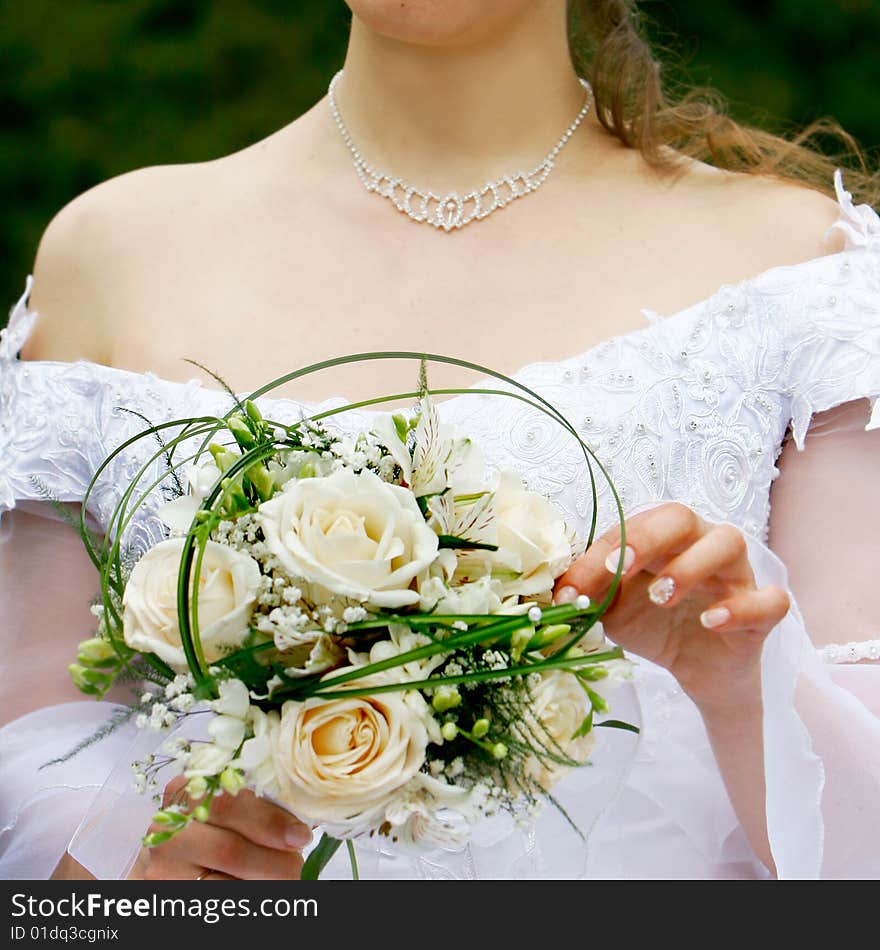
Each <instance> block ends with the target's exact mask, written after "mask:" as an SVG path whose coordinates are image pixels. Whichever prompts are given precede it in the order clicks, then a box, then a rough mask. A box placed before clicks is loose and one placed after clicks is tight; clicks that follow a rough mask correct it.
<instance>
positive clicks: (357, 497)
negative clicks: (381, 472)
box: [256, 469, 438, 608]
mask: <svg viewBox="0 0 880 950" xmlns="http://www.w3.org/2000/svg"><path fill="white" fill-rule="evenodd" d="M256 517H257V520H258V521H259V523H260V526H261V527H262V529H263V535H264V537H265V538H266V543H267V544H268V546H269V549H270V550H271V551H272V553H273V554H274V555H275V556H276V557H277V558H278V560H279V561H280V562H281V564H282V566H283V568H284V570H285V571H287V573H288V574H290V575H291V576H292V577H301V578H304V579H305V580H306V581H308V582H311V583H315V584H319V585H320V586H321V587H323V588H324V589H325V590H327V591H328V592H330V593H331V594H338V595H341V596H343V597H349V598H352V599H354V600H358V601H360V602H362V603H365V604H368V605H370V606H373V607H388V608H397V607H403V606H405V605H407V604H414V603H417V602H418V600H419V594H418V591H416V590H411V589H410V585H411V583H412V581H413V579H414V578H415V577H416V575H418V574H419V573H420V572H421V571H424V570H425V569H426V568H427V567H428V566H429V565H430V564H431V562H432V561H433V560H434V558H435V557H436V556H437V549H438V540H437V535H436V534H435V533H434V532H433V531H432V530H431V529H430V528H429V527H428V525H426V524H425V519H424V517H423V516H422V513H421V511H419V506H418V505H417V504H416V500H415V498H414V497H413V495H412V493H411V492H409V491H407V490H406V489H405V488H401V487H400V486H399V485H390V484H388V483H387V482H384V481H382V479H381V478H379V476H378V475H375V474H374V473H373V472H370V471H363V472H360V473H358V474H355V473H354V472H352V471H350V470H347V469H341V470H339V471H337V472H334V473H333V474H332V475H329V476H327V477H326V478H306V479H301V480H297V481H291V482H288V483H287V485H285V487H284V489H283V490H282V491H280V492H278V493H277V494H276V495H275V496H274V497H273V498H272V499H270V500H269V501H266V502H264V503H263V504H262V505H260V508H259V511H258V513H257V516H256Z"/></svg>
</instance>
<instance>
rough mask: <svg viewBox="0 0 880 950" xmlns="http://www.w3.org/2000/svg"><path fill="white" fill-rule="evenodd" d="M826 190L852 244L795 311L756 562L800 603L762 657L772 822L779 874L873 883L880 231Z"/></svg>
mask: <svg viewBox="0 0 880 950" xmlns="http://www.w3.org/2000/svg"><path fill="white" fill-rule="evenodd" d="M835 184H836V186H837V192H838V198H839V200H840V203H841V207H842V210H843V213H842V215H841V219H840V221H839V222H838V223H837V225H836V226H837V227H839V228H840V229H842V230H843V231H844V233H845V235H846V243H847V247H846V251H845V252H844V253H842V254H840V255H838V256H837V261H838V265H837V266H839V268H840V269H841V271H840V273H839V274H837V275H836V278H837V279H836V280H835V282H834V285H833V286H832V287H828V288H819V290H818V292H817V293H815V294H813V295H812V297H811V299H810V300H809V301H808V303H807V305H806V306H804V307H803V308H801V309H799V310H798V311H797V312H794V313H791V314H789V318H788V321H787V326H786V329H785V339H786V352H787V358H786V364H785V372H784V380H783V382H784V386H785V391H786V392H787V394H788V396H789V398H790V408H791V439H790V440H789V441H787V442H786V443H785V444H784V446H783V449H782V453H781V455H780V458H779V460H778V468H779V473H780V474H779V477H778V478H777V480H776V481H775V483H774V485H773V488H772V492H771V514H770V534H769V543H770V546H771V548H772V549H773V550H772V552H771V551H768V550H767V549H766V548H764V547H763V546H758V545H755V548H756V550H754V551H753V552H752V553H753V558H752V560H753V566H754V567H755V572H756V575H758V577H759V582H760V583H762V584H768V583H776V584H780V585H782V586H787V587H788V588H789V590H790V591H791V593H792V595H793V605H792V609H791V612H790V614H789V616H788V617H787V618H786V619H785V620H784V621H783V623H782V624H780V625H779V628H778V629H777V630H776V631H774V633H773V634H772V635H771V637H770V638H769V639H768V642H767V644H766V647H765V651H764V661H763V662H764V706H765V726H764V734H765V768H766V780H767V821H768V833H769V836H770V843H771V847H772V850H773V855H774V859H775V861H776V865H777V870H778V872H779V875H780V876H781V877H798V878H811V877H832V878H854V877H859V878H877V877H880V826H878V824H877V821H876V808H877V802H878V801H880V663H878V662H877V661H878V660H880V639H878V638H880V619H878V618H880V586H878V584H877V578H876V573H877V564H878V563H880V509H878V505H877V484H878V473H880V431H876V430H877V429H878V427H880V410H878V402H877V397H878V396H880V218H878V216H877V215H876V213H875V212H874V211H873V210H872V209H871V208H869V207H868V206H867V205H861V206H858V207H854V206H853V204H852V201H851V198H850V196H849V195H848V194H847V192H846V191H845V190H844V189H843V184H842V181H841V178H840V174H839V173H838V175H837V176H836V180H835ZM777 555H778V558H777ZM783 565H784V566H783Z"/></svg>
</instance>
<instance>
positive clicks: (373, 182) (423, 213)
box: [327, 69, 592, 233]
mask: <svg viewBox="0 0 880 950" xmlns="http://www.w3.org/2000/svg"><path fill="white" fill-rule="evenodd" d="M341 75H342V70H341V69H340V70H339V72H338V73H337V74H336V75H335V76H334V77H333V79H332V80H331V82H330V88H329V89H328V90H327V99H328V101H329V103H330V111H331V112H332V113H333V118H334V120H335V122H336V127H337V128H338V129H339V133H340V135H341V136H342V139H343V141H344V142H345V144H346V145H347V146H348V150H349V151H350V152H351V155H352V158H353V159H354V167H355V171H357V174H358V178H360V180H361V181H362V182H363V184H364V187H365V188H366V189H367V191H372V192H375V194H377V195H379V196H381V197H382V198H387V199H388V200H389V201H390V202H391V203H392V204H393V205H394V207H395V208H397V210H398V211H400V212H402V213H403V214H405V215H406V216H407V217H409V218H411V219H412V220H413V221H416V222H417V223H419V224H430V225H431V226H432V227H435V228H438V229H440V230H443V231H446V232H447V233H449V232H450V231H453V230H455V229H457V228H463V227H464V226H465V225H466V224H470V223H471V222H472V221H482V220H483V219H484V218H488V217H489V215H490V214H492V212H493V211H499V210H500V209H501V208H504V207H506V206H507V205H509V204H510V203H511V202H512V201H515V200H516V199H517V198H522V197H523V195H528V194H531V193H532V192H533V191H537V190H538V188H540V187H541V185H543V184H544V182H545V181H546V180H547V178H548V176H549V175H550V172H551V171H553V163H554V160H555V159H556V156H557V155H558V154H559V153H560V152H561V151H562V149H563V148H564V147H565V146H566V144H567V143H568V140H569V139H570V138H571V137H572V135H574V133H575V130H576V129H577V127H578V126H579V125H580V124H581V122H582V120H583V118H584V116H585V115H586V114H587V113H588V112H589V111H590V103H591V101H592V89H591V88H590V84H589V83H588V82H587V81H586V79H581V80H580V83H581V85H582V86H583V87H584V89H585V90H586V99H585V100H584V105H583V108H582V109H581V111H580V112H579V113H578V114H577V117H576V118H575V120H574V122H572V123H571V125H570V126H569V127H568V128H567V129H566V130H565V131H564V132H563V133H562V137H561V138H560V139H559V141H558V142H557V143H556V144H555V145H554V146H553V148H552V149H551V150H550V152H549V153H548V155H547V157H546V158H544V159H543V160H542V161H541V162H539V163H538V164H537V165H535V167H534V168H533V169H532V170H531V171H528V172H523V171H519V172H517V173H516V174H515V175H505V176H504V177H503V178H499V179H496V180H495V181H490V182H488V183H487V184H485V185H483V187H482V188H479V189H477V190H475V191H469V192H468V193H467V194H466V195H459V193H458V192H457V191H450V192H447V193H446V194H445V195H438V194H435V193H434V192H433V191H424V190H423V189H421V188H416V187H415V186H414V185H410V184H409V183H408V182H406V181H404V180H403V179H402V178H395V177H393V176H391V175H386V174H385V173H384V172H380V171H376V169H374V168H373V167H372V166H371V165H369V164H368V163H367V162H366V160H365V159H364V157H363V155H361V153H360V152H359V151H358V148H357V146H356V145H355V144H354V142H353V141H352V138H351V135H350V134H349V131H348V129H347V128H346V125H345V123H344V122H343V121H342V116H341V115H340V114H339V108H338V107H337V105H336V84H337V83H338V82H339V77H340V76H341Z"/></svg>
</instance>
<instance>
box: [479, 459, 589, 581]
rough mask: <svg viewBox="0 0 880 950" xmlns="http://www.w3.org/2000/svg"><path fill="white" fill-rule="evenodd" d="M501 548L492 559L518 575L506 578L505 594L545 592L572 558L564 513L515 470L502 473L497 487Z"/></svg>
mask: <svg viewBox="0 0 880 950" xmlns="http://www.w3.org/2000/svg"><path fill="white" fill-rule="evenodd" d="M495 516H496V519H497V526H498V551H497V552H495V554H494V555H492V556H491V560H492V562H493V563H494V564H495V565H497V566H499V567H502V568H506V569H508V570H511V571H515V572H516V573H517V574H518V575H519V576H518V577H516V578H514V579H512V580H505V582H504V594H505V595H506V596H509V595H511V594H521V595H523V596H531V595H534V594H546V593H548V592H549V591H550V590H552V588H553V582H554V580H555V579H556V578H557V577H558V576H559V575H560V574H561V573H562V572H563V571H564V570H565V568H566V567H567V566H568V564H569V562H570V561H571V539H570V538H569V534H568V529H567V527H566V524H565V520H564V519H563V517H562V514H561V512H560V511H559V509H558V508H556V506H555V505H554V504H553V503H552V502H550V501H548V500H547V499H546V498H544V496H543V495H539V494H538V493H537V492H532V491H528V490H527V489H526V488H525V487H524V486H523V484H522V481H521V479H520V477H519V475H517V474H516V472H511V471H505V472H502V473H501V474H500V476H499V479H498V487H497V488H496V489H495Z"/></svg>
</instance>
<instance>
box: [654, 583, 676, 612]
mask: <svg viewBox="0 0 880 950" xmlns="http://www.w3.org/2000/svg"><path fill="white" fill-rule="evenodd" d="M674 593H675V581H674V580H673V579H672V578H671V577H658V578H657V579H656V580H655V581H654V582H653V583H652V584H651V586H650V587H649V588H648V597H650V598H651V603H653V604H656V605H657V606H658V607H662V606H663V605H664V604H668V603H669V601H670V600H672V595H673V594H674Z"/></svg>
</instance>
